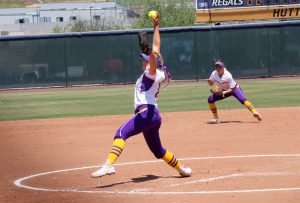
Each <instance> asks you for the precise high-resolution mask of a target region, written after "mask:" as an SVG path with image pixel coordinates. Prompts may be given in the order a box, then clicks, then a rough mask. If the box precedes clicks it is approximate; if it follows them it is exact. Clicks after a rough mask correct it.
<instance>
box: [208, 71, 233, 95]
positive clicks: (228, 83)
mask: <svg viewBox="0 0 300 203" xmlns="http://www.w3.org/2000/svg"><path fill="white" fill-rule="evenodd" d="M209 79H211V80H212V81H213V82H216V81H217V82H218V83H219V84H220V85H221V87H222V89H223V90H228V89H230V88H234V87H235V86H236V82H235V81H234V79H233V78H232V75H231V73H230V72H229V71H228V70H227V69H226V68H224V74H223V75H222V77H220V76H219V74H218V72H217V71H216V70H214V71H213V72H212V73H211V75H210V78H209Z"/></svg>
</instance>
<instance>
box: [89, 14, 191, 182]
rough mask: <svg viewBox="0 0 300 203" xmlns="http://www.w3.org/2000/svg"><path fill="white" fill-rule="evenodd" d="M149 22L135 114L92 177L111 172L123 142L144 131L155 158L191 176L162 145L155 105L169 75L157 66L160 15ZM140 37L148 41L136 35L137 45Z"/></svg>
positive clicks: (135, 95) (118, 135) (185, 175)
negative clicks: (150, 40)
mask: <svg viewBox="0 0 300 203" xmlns="http://www.w3.org/2000/svg"><path fill="white" fill-rule="evenodd" d="M152 21H153V26H154V33H153V47H152V48H151V46H150V45H149V47H143V46H144V45H143V46H141V49H142V51H143V53H141V54H140V56H141V58H142V59H143V63H142V68H143V70H144V71H143V73H142V75H141V76H140V77H139V78H138V80H137V81H136V86H135V91H134V107H135V115H134V116H133V117H131V118H130V119H129V120H128V121H126V122H125V123H124V124H123V125H122V126H121V127H120V128H119V129H118V130H117V132H116V134H115V137H114V141H113V144H112V148H111V150H110V152H109V154H108V157H107V160H106V161H105V163H104V164H103V165H102V167H101V168H100V169H99V170H97V171H95V172H94V173H92V174H91V176H92V177H93V178H97V177H101V176H104V175H107V174H114V173H115V168H114V166H113V164H114V163H115V162H116V160H117V159H118V157H119V156H120V155H121V153H122V151H123V149H124V145H125V141H126V140H127V139H128V138H130V137H131V136H134V135H137V134H139V133H143V135H144V138H145V140H146V143H147V145H148V147H149V149H150V150H151V152H152V153H153V154H154V156H155V157H156V158H157V159H163V160H164V161H165V162H166V163H167V164H169V165H170V166H171V167H173V168H174V169H176V170H177V171H178V173H179V174H180V175H181V176H183V177H187V176H191V173H192V170H191V169H190V168H185V167H184V166H183V165H182V164H181V163H180V161H178V160H177V159H176V157H175V156H174V155H173V154H172V153H171V152H170V151H168V150H166V149H165V148H163V146H162V144H161V140H160V135H159V129H160V126H161V122H162V121H161V117H160V113H159V110H158V107H157V96H158V93H159V88H160V84H161V82H163V81H164V80H165V79H167V77H168V74H167V71H166V70H165V69H160V68H159V63H158V60H157V58H158V57H159V56H160V33H159V16H156V18H153V19H152ZM144 37H145V33H144ZM142 38H143V37H142ZM141 40H142V41H146V42H147V41H148V39H140V37H139V42H140V45H141V43H143V42H141Z"/></svg>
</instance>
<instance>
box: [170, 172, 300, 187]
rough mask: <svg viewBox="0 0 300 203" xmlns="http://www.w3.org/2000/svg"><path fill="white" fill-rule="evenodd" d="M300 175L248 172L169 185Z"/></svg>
mask: <svg viewBox="0 0 300 203" xmlns="http://www.w3.org/2000/svg"><path fill="white" fill-rule="evenodd" d="M299 175H300V173H289V172H249V173H234V174H230V175H224V176H217V177H212V178H206V179H200V180H194V181H189V182H183V183H177V184H171V185H169V186H170V187H175V186H182V185H192V184H197V183H211V182H216V181H218V180H225V179H231V178H239V177H258V176H299Z"/></svg>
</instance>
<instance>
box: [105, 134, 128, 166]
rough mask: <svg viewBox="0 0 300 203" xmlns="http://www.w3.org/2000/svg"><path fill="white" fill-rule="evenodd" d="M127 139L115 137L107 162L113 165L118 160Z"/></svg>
mask: <svg viewBox="0 0 300 203" xmlns="http://www.w3.org/2000/svg"><path fill="white" fill-rule="evenodd" d="M124 145H125V141H124V140H123V139H115V140H114V142H113V145H112V147H111V150H110V152H109V154H108V157H107V161H106V164H107V165H112V164H113V163H115V162H116V161H117V159H118V158H119V156H120V154H121V153H122V151H123V149H124Z"/></svg>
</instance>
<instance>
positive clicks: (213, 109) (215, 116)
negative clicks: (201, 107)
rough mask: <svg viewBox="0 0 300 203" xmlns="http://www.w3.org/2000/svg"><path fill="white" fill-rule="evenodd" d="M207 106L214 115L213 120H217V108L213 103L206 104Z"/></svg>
mask: <svg viewBox="0 0 300 203" xmlns="http://www.w3.org/2000/svg"><path fill="white" fill-rule="evenodd" d="M208 105H209V108H210V110H211V112H212V113H213V115H214V118H219V116H218V112H217V107H216V105H215V103H208Z"/></svg>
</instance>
